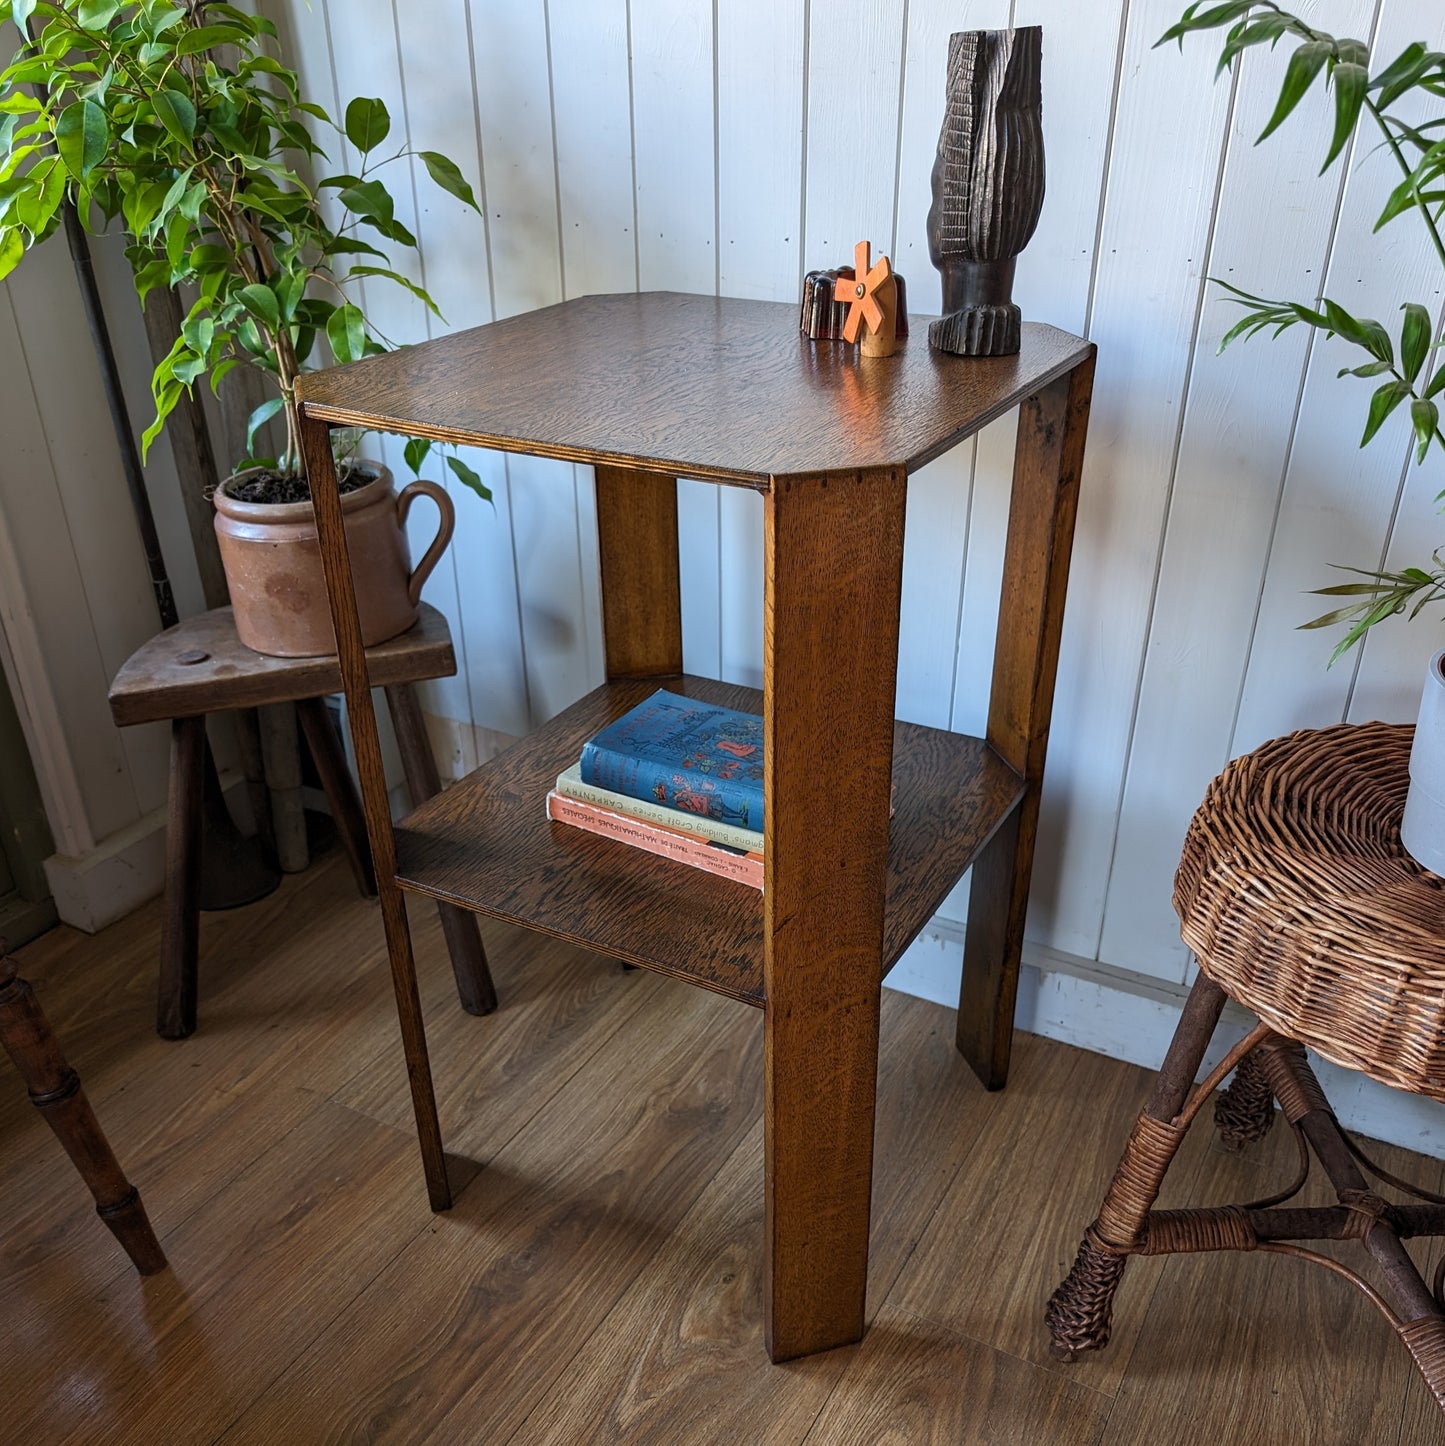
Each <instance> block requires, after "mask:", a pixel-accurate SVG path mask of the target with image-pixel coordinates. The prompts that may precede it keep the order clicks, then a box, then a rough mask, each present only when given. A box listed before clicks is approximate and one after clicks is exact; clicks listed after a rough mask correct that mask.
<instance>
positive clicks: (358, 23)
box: [327, 0, 471, 722]
mask: <svg viewBox="0 0 1445 1446" xmlns="http://www.w3.org/2000/svg"><path fill="white" fill-rule="evenodd" d="M327 15H328V19H329V22H330V35H331V56H332V61H333V65H334V68H335V74H336V78H337V86H338V91H339V95H338V100H337V119H338V120H339V121H342V122H343V123H344V120H345V107H346V105H347V104H348V103H349V102H350V100H351V99H352V98H353V97H354V96H376V97H379V98H380V99H381V101H382V102H383V104H385V106H386V109H387V113H388V114H389V115H390V116H391V133H390V135H388V137H387V138H386V140H385V141H384V142H383V143H382V145H381V146H380V147H378V148H377V150H376V151H375V152H373V153H372V155H370V156H368V157H366V158H365V164H367V165H368V166H371V165H377V164H378V163H379V162H380V161H381V160H383V159H384V158H385V157H386V156H387V155H390V154H391V153H392V152H393V151H395V150H399V149H401V148H402V147H404V146H405V145H407V144H408V142H409V141H410V139H411V138H410V136H409V135H408V133H407V123H408V115H407V105H406V101H407V95H406V86H405V82H404V80H403V77H402V69H401V55H400V53H399V46H398V43H397V32H396V17H395V14H394V12H393V10H392V0H345V3H344V4H341V5H339V4H337V3H336V0H331V3H329V4H328V6H327ZM438 18H439V20H440V21H441V25H440V27H438V29H435V30H432V32H431V39H432V42H433V43H435V42H436V40H437V39H439V38H440V35H441V34H445V31H446V28H447V27H446V23H445V22H446V19H447V16H446V15H445V13H443V14H442V15H441V16H439V17H438ZM429 28H430V27H429ZM439 32H440V33H439ZM453 73H455V72H453ZM339 144H340V141H339V138H338V145H339ZM343 153H344V154H345V156H346V158H347V168H348V170H349V171H350V172H351V173H352V174H360V167H361V165H362V164H363V158H362V157H361V156H360V155H358V154H357V153H356V152H355V151H354V150H353V148H352V147H351V146H350V145H349V144H346V145H345V147H344V151H343ZM379 179H380V180H381V181H382V182H383V183H384V184H385V186H386V188H387V189H388V190H389V191H390V192H391V194H392V197H393V198H394V200H395V201H396V219H397V220H398V221H399V222H400V223H401V224H402V225H403V226H405V227H406V228H407V229H408V230H409V231H411V232H412V234H413V235H415V236H417V237H418V239H424V238H423V237H422V232H421V223H420V219H419V217H418V215H417V204H416V188H415V187H414V186H413V184H412V176H411V167H410V163H409V162H408V161H406V160H402V161H398V162H395V163H393V164H390V165H387V166H385V167H384V168H382V169H380V172H379ZM361 230H362V232H363V234H365V235H366V236H367V238H368V239H369V240H371V241H372V242H373V243H374V244H376V245H379V246H380V247H381V248H382V249H383V250H390V251H391V253H392V254H391V264H392V266H393V269H395V270H396V271H397V272H399V273H400V274H401V275H403V276H405V277H406V278H407V279H408V280H409V281H411V282H413V283H415V284H417V285H422V286H424V285H425V284H426V273H425V269H424V266H423V262H422V258H421V255H420V254H419V253H417V252H414V251H410V250H407V249H406V248H401V247H397V248H388V246H387V243H386V242H385V240H384V239H382V238H381V237H379V236H376V235H374V234H373V233H371V232H370V231H369V230H368V229H367V228H365V227H362V228H361ZM358 291H359V294H360V295H361V297H362V305H363V309H364V310H365V312H366V316H367V320H368V321H369V322H371V324H372V325H373V327H375V328H376V329H377V330H378V331H380V332H381V334H382V335H383V336H385V337H387V338H388V339H389V340H390V341H391V342H392V343H393V344H395V345H405V344H408V343H411V342H417V341H423V340H425V339H426V337H427V336H428V335H429V334H430V333H429V328H428V325H427V323H428V315H427V311H426V308H425V306H423V304H422V303H421V302H420V301H419V300H418V299H417V298H416V297H415V296H413V295H412V294H411V293H410V292H409V291H407V290H405V289H404V288H403V287H401V286H398V285H396V284H395V283H394V282H389V281H386V280H385V279H384V278H380V277H373V278H371V279H369V280H367V281H366V282H364V283H363V284H362V285H361V286H360V287H359V288H358ZM361 452H362V454H363V455H366V456H379V457H380V459H381V460H382V461H383V462H385V463H386V465H387V466H388V467H390V468H391V470H392V474H393V476H394V477H395V478H396V485H397V486H398V487H401V486H404V485H405V484H406V483H407V482H408V481H409V480H410V472H409V470H408V468H407V466H406V463H405V457H404V454H403V443H402V441H401V439H400V438H396V437H389V436H372V437H368V438H367V439H366V440H365V442H364V443H363V445H362V447H361ZM428 472H429V473H430V474H431V475H433V476H440V475H442V474H440V473H438V472H437V471H436V470H435V469H434V468H428ZM458 500H459V501H460V499H458ZM407 533H408V537H409V540H410V544H411V553H412V556H413V557H414V558H416V557H420V556H421V555H422V553H423V552H424V551H425V550H426V547H427V545H428V543H429V542H430V541H431V538H432V537H434V536H435V535H436V509H435V508H434V507H432V506H430V505H429V504H428V505H426V506H420V507H414V508H413V509H412V511H411V515H410V516H409V517H408V519H407ZM464 535H465V534H464ZM426 598H427V601H428V602H430V603H431V604H432V605H433V606H434V607H436V608H437V609H438V610H439V611H440V612H441V613H442V615H443V616H444V617H445V618H446V619H447V622H448V624H449V625H450V626H451V629H452V632H453V634H454V636H456V637H457V638H458V639H460V638H461V637H462V618H461V607H460V604H459V602H458V598H457V577H456V570H455V568H454V567H451V566H447V567H439V568H437V569H436V571H435V572H434V573H433V574H432V576H431V578H430V579H429V580H428V582H427V586H426ZM421 694H422V701H423V704H424V706H425V707H426V708H427V709H428V710H429V711H432V712H437V713H441V714H443V715H445V716H447V717H451V718H459V719H462V720H463V721H466V722H470V721H471V705H470V700H469V698H468V695H467V684H466V680H465V679H464V678H462V677H460V676H458V677H455V678H439V679H436V680H435V681H433V682H430V683H427V684H426V685H425V686H424V687H423V688H422V689H421Z"/></svg>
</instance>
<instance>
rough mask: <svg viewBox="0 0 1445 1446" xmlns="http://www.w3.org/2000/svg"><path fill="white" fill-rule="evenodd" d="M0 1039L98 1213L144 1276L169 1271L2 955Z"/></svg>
mask: <svg viewBox="0 0 1445 1446" xmlns="http://www.w3.org/2000/svg"><path fill="white" fill-rule="evenodd" d="M0 1044H3V1045H4V1047H5V1052H6V1054H8V1055H9V1056H10V1058H11V1059H12V1060H13V1061H14V1062H15V1068H16V1069H18V1070H19V1071H20V1077H21V1079H23V1080H24V1081H25V1086H26V1088H27V1089H28V1090H29V1092H30V1099H31V1101H32V1102H33V1103H34V1105H35V1108H36V1109H38V1110H39V1111H40V1113H41V1115H42V1116H43V1117H44V1119H45V1123H46V1124H47V1125H49V1126H50V1128H51V1129H52V1130H53V1131H54V1132H55V1137H56V1139H58V1140H59V1141H60V1143H61V1144H62V1145H63V1146H64V1147H65V1153H66V1154H67V1155H69V1156H70V1158H71V1161H72V1162H73V1163H74V1165H75V1168H76V1169H77V1170H78V1171H79V1172H80V1177H81V1179H83V1180H84V1181H85V1183H86V1184H87V1185H88V1186H89V1187H90V1193H91V1194H92V1195H93V1196H94V1197H95V1207H96V1214H97V1215H99V1216H100V1218H101V1219H102V1220H103V1221H104V1222H105V1223H106V1225H107V1226H108V1227H109V1228H110V1230H111V1233H112V1234H114V1236H115V1238H116V1239H117V1240H118V1241H120V1243H121V1245H122V1247H123V1248H124V1250H125V1253H126V1254H127V1255H128V1256H130V1258H131V1261H132V1262H133V1263H134V1265H135V1268H136V1269H137V1270H138V1271H140V1273H141V1274H142V1275H154V1274H155V1273H156V1272H157V1271H159V1270H164V1269H165V1268H166V1257H165V1254H164V1252H163V1251H162V1250H161V1246H160V1242H159V1241H158V1240H157V1239H156V1236H155V1231H153V1230H152V1229H151V1224H150V1221H149V1220H148V1219H147V1218H146V1212H145V1206H144V1205H142V1204H141V1199H140V1194H139V1192H138V1191H137V1190H136V1188H135V1186H134V1185H132V1184H131V1183H130V1181H129V1180H127V1179H126V1177H125V1174H124V1172H123V1171H122V1170H121V1168H120V1165H119V1164H118V1163H117V1161H116V1158H115V1155H114V1154H113V1153H112V1151H111V1148H110V1144H109V1142H108V1141H107V1140H106V1138H105V1135H104V1133H103V1132H102V1130H101V1128H100V1124H99V1122H98V1121H97V1120H96V1118H95V1112H94V1111H93V1110H92V1109H91V1107H90V1102H89V1101H88V1100H87V1099H86V1097H85V1091H84V1090H82V1089H81V1087H80V1077H79V1076H78V1075H77V1074H76V1073H75V1071H74V1070H73V1069H71V1068H70V1067H69V1066H68V1065H67V1064H66V1062H65V1056H64V1055H63V1054H62V1053H61V1052H60V1045H59V1044H58V1043H57V1042H56V1039H55V1036H54V1034H52V1033H51V1030H50V1025H49V1023H48V1022H47V1021H46V1018H45V1015H44V1014H43V1013H42V1012H41V1009H40V1005H39V1004H38V1003H37V1002H36V999H35V991H34V990H33V989H31V987H30V985H29V984H28V983H27V982H26V981H25V980H23V979H17V978H16V977H15V975H14V966H13V965H11V964H9V963H8V962H7V961H6V960H4V959H3V958H0Z"/></svg>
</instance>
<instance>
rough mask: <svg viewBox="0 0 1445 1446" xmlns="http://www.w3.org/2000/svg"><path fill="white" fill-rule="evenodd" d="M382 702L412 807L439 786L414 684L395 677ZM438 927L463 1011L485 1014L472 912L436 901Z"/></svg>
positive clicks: (483, 969)
mask: <svg viewBox="0 0 1445 1446" xmlns="http://www.w3.org/2000/svg"><path fill="white" fill-rule="evenodd" d="M386 703H387V707H388V708H390V709H391V722H392V727H393V728H394V729H395V730H396V742H397V747H398V748H399V749H400V750H401V763H402V768H403V769H404V770H405V772H406V787H407V792H408V793H410V794H411V802H412V807H413V808H416V807H417V806H418V805H420V804H422V803H425V802H426V800H427V799H429V798H433V797H435V796H436V795H437V794H438V793H440V792H441V788H442V784H441V778H440V777H439V776H438V774H437V764H436V759H435V758H434V757H433V756H432V751H431V744H430V743H429V742H428V741H427V736H426V725H425V724H424V723H423V722H422V717H421V707H420V705H419V704H418V703H417V701H416V690H415V689H414V688H413V687H412V686H411V684H410V683H394V684H392V686H391V687H389V688H388V689H387V690H386ZM437 914H438V916H439V917H440V919H441V923H442V933H443V934H445V935H446V941H447V953H448V954H449V955H450V956H451V961H452V973H453V974H454V975H455V976H456V981H457V995H458V996H459V998H460V999H461V1002H462V1008H463V1009H465V1010H466V1012H467V1013H468V1014H490V1013H491V1012H492V1011H493V1010H494V1009H495V1008H496V1007H497V990H496V986H495V985H494V984H493V983H492V972H491V970H490V969H488V967H487V953H486V950H485V949H484V948H483V947H482V935H481V930H480V929H478V927H477V916H476V915H475V914H473V913H470V912H469V911H468V910H466V909H459V908H457V907H456V906H455V905H454V904H438V905H437Z"/></svg>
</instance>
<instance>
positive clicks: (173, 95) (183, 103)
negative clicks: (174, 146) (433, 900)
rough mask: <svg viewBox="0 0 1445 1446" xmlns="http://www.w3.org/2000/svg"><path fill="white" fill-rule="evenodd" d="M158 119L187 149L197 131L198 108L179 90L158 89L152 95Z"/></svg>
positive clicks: (152, 103)
mask: <svg viewBox="0 0 1445 1446" xmlns="http://www.w3.org/2000/svg"><path fill="white" fill-rule="evenodd" d="M151 108H152V109H153V110H154V111H155V113H156V119H157V120H159V121H160V123H161V124H162V125H163V126H164V127H165V128H166V130H167V131H169V132H170V134H171V136H172V137H174V139H176V140H178V141H179V142H180V143H181V144H182V145H183V146H185V147H186V148H187V149H189V148H190V144H191V137H192V136H193V135H195V133H196V108H195V106H193V105H192V104H191V102H190V99H189V98H188V97H186V96H184V95H182V94H181V93H180V91H178V90H158V91H157V92H156V93H155V95H154V96H152V97H151Z"/></svg>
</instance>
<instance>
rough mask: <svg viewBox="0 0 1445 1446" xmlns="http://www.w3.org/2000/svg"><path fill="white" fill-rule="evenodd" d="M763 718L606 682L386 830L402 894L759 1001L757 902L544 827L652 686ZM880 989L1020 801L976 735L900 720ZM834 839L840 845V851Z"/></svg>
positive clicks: (608, 844)
mask: <svg viewBox="0 0 1445 1446" xmlns="http://www.w3.org/2000/svg"><path fill="white" fill-rule="evenodd" d="M661 687H665V688H667V689H669V690H670V691H672V692H674V693H683V694H686V695H688V696H689V697H694V698H699V699H702V700H704V701H707V702H714V703H723V704H726V705H727V706H728V707H732V708H742V709H745V710H746V711H748V712H752V713H761V712H762V706H763V702H762V694H761V693H759V692H758V691H757V690H756V689H753V688H743V687H738V686H736V685H734V684H730V683H719V682H716V681H714V680H711V679H707V678H694V677H690V676H683V677H675V678H654V679H648V680H646V681H643V682H626V683H610V684H608V685H606V686H605V687H602V688H598V689H596V690H595V691H594V692H591V693H589V694H588V695H587V696H586V697H585V698H583V699H581V701H579V702H578V703H575V704H574V705H573V706H572V707H571V708H568V709H567V710H566V711H565V712H563V713H560V714H559V715H558V716H557V717H556V718H554V719H552V721H551V722H550V723H547V724H546V725H544V726H543V727H541V728H539V729H537V730H536V732H534V733H532V734H530V735H529V736H528V737H526V738H524V739H522V740H521V742H519V743H517V744H515V745H514V746H513V747H511V748H509V749H508V750H507V751H506V752H505V753H503V754H501V755H500V756H498V757H497V758H494V759H492V761H491V762H490V763H487V764H484V765H483V766H482V767H481V768H479V769H477V770H476V771H475V772H473V773H471V774H468V776H467V777H466V778H464V779H462V780H461V781H460V782H459V783H456V784H454V785H453V786H452V787H451V788H449V789H447V790H446V792H445V793H441V794H438V795H437V796H436V797H435V798H433V799H431V800H429V801H428V802H427V803H425V804H423V805H422V806H421V807H420V808H419V809H417V810H416V811H415V812H414V813H412V814H411V815H409V816H408V817H407V818H406V819H404V820H403V821H402V823H400V824H399V825H398V826H397V830H396V849H397V874H398V880H399V882H400V884H401V886H402V887H403V888H404V889H410V890H414V891H415V892H417V893H422V894H427V895H430V896H431V897H433V898H437V899H443V900H446V901H447V902H448V903H453V904H460V905H461V906H463V907H464V908H467V909H471V910H474V911H475V912H477V913H480V914H490V915H492V916H494V917H496V918H499V919H505V920H507V921H508V922H509V923H513V924H521V925H525V926H526V927H528V928H533V929H540V930H541V931H543V932H544V933H548V934H554V935H556V936H558V937H559V938H563V939H569V940H571V941H572V942H574V943H577V944H581V945H583V946H584V947H586V948H588V949H595V950H597V951H598V952H599V953H602V954H608V955H611V956H612V957H614V958H617V959H623V960H626V961H627V962H628V963H631V964H639V965H642V966H643V967H644V968H648V969H656V970H659V971H661V972H662V973H664V974H673V975H676V976H677V977H678V978H681V979H686V980H688V981H690V982H691V983H694V984H698V985H702V986H703V987H705V988H708V989H712V990H715V991H716V992H717V993H719V994H725V995H727V996H729V997H730V998H733V999H738V1000H741V1001H743V1002H744V1003H747V1004H755V1005H761V1004H762V1003H763V896H762V894H761V893H759V892H758V891H757V890H756V889H752V888H749V887H748V886H747V885H746V884H738V883H734V882H732V881H730V880H727V879H719V878H715V877H713V876H712V875H710V874H707V873H704V872H703V871H701V870H699V869H693V868H689V867H688V866H687V865H686V864H679V863H674V862H672V861H671V860H668V859H661V858H658V857H657V856H656V855H654V854H649V853H646V852H644V851H642V850H641V849H634V848H631V847H629V846H628V845H626V844H622V843H616V842H614V841H613V840H611V839H605V838H599V837H598V836H597V835H595V834H590V833H586V832H584V831H583V830H581V829H576V828H571V827H569V826H568V825H567V824H563V823H553V822H551V821H550V820H549V819H548V818H547V816H546V797H547V791H548V790H549V789H550V788H551V787H552V786H553V784H554V782H555V781H556V777H557V775H558V774H559V773H560V772H561V771H562V770H563V769H564V768H567V767H569V766H570V765H571V764H573V763H575V762H576V761H577V758H578V756H579V755H580V754H581V752H582V745H583V743H584V742H585V741H586V740H587V739H588V738H590V737H591V736H592V734H594V733H596V732H597V731H598V730H599V729H601V728H603V727H605V726H606V725H607V724H608V723H610V722H611V721H612V720H613V719H614V718H618V717H620V716H621V715H622V714H623V713H625V712H627V710H628V709H629V708H632V707H634V706H635V705H636V704H638V703H640V702H641V701H642V700H643V699H644V698H647V697H649V696H650V695H651V694H652V693H653V692H655V691H656V690H657V689H658V688H661ZM893 784H894V807H895V812H894V816H893V819H892V823H891V827H890V831H889V846H888V899H887V913H886V917H885V921H884V940H883V958H882V960H881V961H880V973H879V977H880V980H881V978H882V976H883V975H884V974H886V973H887V972H888V970H889V969H890V968H892V966H893V965H894V964H895V963H896V962H897V960H898V958H899V956H900V955H901V954H902V953H903V951H904V950H905V949H906V948H907V947H908V946H909V944H911V943H912V942H913V940H914V939H915V938H916V937H917V935H918V933H919V931H920V930H921V929H922V928H923V926H924V925H925V924H926V923H927V922H928V920H929V919H930V918H931V917H932V916H933V914H934V913H935V912H936V910H937V909H938V906H939V905H940V904H941V903H942V902H943V900H944V898H945V897H946V896H947V894H948V891H949V890H950V889H951V888H952V887H953V886H954V884H956V883H957V882H958V880H959V878H960V877H961V876H962V875H963V873H964V871H965V870H966V869H967V868H968V867H969V865H970V864H971V863H972V862H973V860H974V858H975V856H976V855H977V854H978V852H979V850H980V849H981V848H982V847H983V845H984V844H985V843H987V842H988V840H989V839H990V838H991V837H992V835H993V833H994V830H995V829H997V828H998V826H999V824H1000V823H1002V822H1003V820H1004V819H1005V818H1007V817H1008V815H1009V813H1010V812H1011V811H1012V810H1013V809H1014V807H1015V806H1016V805H1017V803H1018V801H1019V799H1020V798H1021V797H1022V795H1023V781H1022V780H1021V779H1020V778H1019V776H1018V774H1016V773H1015V772H1014V771H1013V770H1012V769H1011V768H1010V767H1009V766H1008V765H1007V764H1006V763H1005V762H1004V761H1003V760H1002V759H1001V758H1000V757H999V756H998V754H996V753H995V752H994V751H993V749H992V748H990V747H989V745H988V744H987V743H986V742H985V741H984V740H983V739H981V738H970V737H966V736H964V735H962V734H957V733H947V732H943V731H941V730H939V729H936V728H922V727H918V726H917V725H915V724H911V723H898V724H896V725H895V727H894V735H893ZM840 842H841V841H840Z"/></svg>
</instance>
